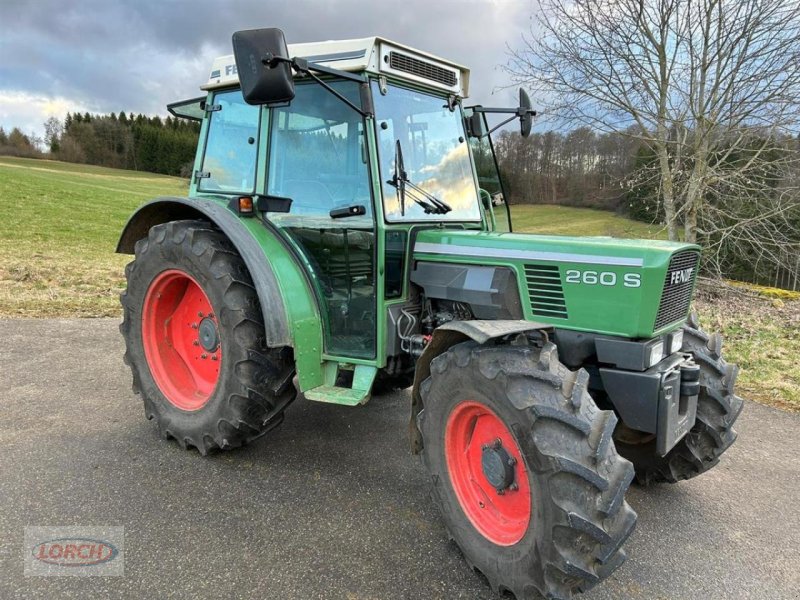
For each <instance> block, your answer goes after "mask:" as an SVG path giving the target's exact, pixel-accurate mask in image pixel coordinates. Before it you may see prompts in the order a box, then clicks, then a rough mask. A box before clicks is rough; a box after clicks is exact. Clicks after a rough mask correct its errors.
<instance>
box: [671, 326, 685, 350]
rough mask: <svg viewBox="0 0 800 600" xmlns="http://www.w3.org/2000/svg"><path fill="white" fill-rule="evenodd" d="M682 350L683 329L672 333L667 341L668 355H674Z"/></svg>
mask: <svg viewBox="0 0 800 600" xmlns="http://www.w3.org/2000/svg"><path fill="white" fill-rule="evenodd" d="M681 348H683V329H679V330H678V331H675V332H673V334H672V335H671V336H670V341H669V353H670V354H675V353H676V352H680V349H681Z"/></svg>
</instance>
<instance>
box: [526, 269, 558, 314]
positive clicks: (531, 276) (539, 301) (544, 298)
mask: <svg viewBox="0 0 800 600" xmlns="http://www.w3.org/2000/svg"><path fill="white" fill-rule="evenodd" d="M525 281H526V283H527V284H528V299H529V300H530V303H531V312H532V313H533V314H534V315H538V316H541V317H549V318H554V319H566V318H567V305H566V303H565V302H564V289H563V288H562V287H561V273H560V271H559V270H558V267H555V266H550V265H525Z"/></svg>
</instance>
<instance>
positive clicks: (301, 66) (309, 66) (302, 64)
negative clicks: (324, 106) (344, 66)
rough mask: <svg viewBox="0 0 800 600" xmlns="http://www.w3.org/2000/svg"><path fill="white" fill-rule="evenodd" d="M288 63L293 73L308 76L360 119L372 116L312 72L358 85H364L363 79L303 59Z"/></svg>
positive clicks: (292, 60)
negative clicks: (354, 82) (333, 76)
mask: <svg viewBox="0 0 800 600" xmlns="http://www.w3.org/2000/svg"><path fill="white" fill-rule="evenodd" d="M288 62H290V63H291V65H292V68H293V69H294V70H295V71H297V72H298V73H302V74H303V75H308V76H309V77H311V79H313V80H314V81H316V82H317V83H318V84H320V85H321V86H322V87H323V88H325V89H326V90H327V91H329V92H330V93H331V94H333V95H334V96H336V97H337V98H338V99H339V100H341V101H342V102H344V103H345V104H347V106H349V107H350V108H352V109H353V110H354V111H356V112H357V113H358V114H360V115H361V116H362V117H365V118H366V117H371V116H372V112H371V111H365V110H363V109H362V108H360V107H359V106H356V104H354V103H353V102H351V101H350V100H348V99H347V98H345V97H344V96H343V95H342V94H340V93H339V92H337V91H336V90H335V89H333V88H332V87H331V86H330V85H328V84H327V83H326V82H325V81H323V80H322V79H320V78H319V77H318V76H317V75H315V74H314V73H313V71H318V72H320V73H324V74H326V75H335V76H337V77H343V78H344V79H349V80H350V81H357V82H358V83H360V84H364V83H366V82H365V81H364V79H363V78H361V77H358V76H357V75H353V74H352V73H347V72H346V71H339V70H338V69H331V68H328V67H324V66H322V65H317V64H314V63H309V62H308V61H306V60H305V59H302V58H293V59H291V60H289V61H288Z"/></svg>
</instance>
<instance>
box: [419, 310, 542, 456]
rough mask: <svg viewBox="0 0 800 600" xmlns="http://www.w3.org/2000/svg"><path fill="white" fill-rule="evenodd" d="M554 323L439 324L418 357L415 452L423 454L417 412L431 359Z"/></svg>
mask: <svg viewBox="0 0 800 600" xmlns="http://www.w3.org/2000/svg"><path fill="white" fill-rule="evenodd" d="M550 329H552V325H547V324H545V323H536V322H534V321H518V320H513V321H480V320H474V321H450V322H449V323H445V324H444V325H442V326H441V327H438V328H437V329H436V330H435V331H434V332H433V336H432V337H431V341H430V342H429V343H428V345H427V346H425V351H424V352H423V353H422V355H421V356H420V357H419V359H418V360H417V365H416V370H415V372H414V387H412V388H411V422H410V423H409V432H410V435H411V452H413V453H414V454H419V453H420V452H421V451H422V434H421V433H420V431H419V428H418V427H417V415H419V413H420V412H421V411H422V409H423V408H424V406H423V402H422V396H421V395H420V393H419V386H420V385H421V384H422V382H423V381H425V380H426V379H427V378H428V377H430V374H431V361H433V359H434V358H436V357H437V356H439V355H440V354H442V353H443V352H445V351H447V349H448V348H450V347H451V346H455V345H456V344H460V343H461V342H465V341H467V340H474V341H476V342H478V343H479V344H485V343H487V342H489V341H490V340H493V339H497V338H502V337H506V336H508V335H514V334H516V333H525V332H526V331H541V330H550Z"/></svg>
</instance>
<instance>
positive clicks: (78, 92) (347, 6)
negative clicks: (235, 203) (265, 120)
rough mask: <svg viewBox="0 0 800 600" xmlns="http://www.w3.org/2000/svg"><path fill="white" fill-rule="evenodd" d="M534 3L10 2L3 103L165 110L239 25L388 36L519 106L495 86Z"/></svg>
mask: <svg viewBox="0 0 800 600" xmlns="http://www.w3.org/2000/svg"><path fill="white" fill-rule="evenodd" d="M534 8H535V5H534V3H533V0H494V1H491V0H480V1H479V0H448V1H435V0H405V1H401V2H380V1H377V2H364V1H363V0H362V1H358V2H357V1H354V0H322V1H316V2H311V1H308V0H299V1H294V2H290V3H285V4H278V3H276V2H264V1H245V0H237V1H225V0H213V1H212V0H192V1H190V2H188V1H186V2H184V1H169V0H159V1H156V0H130V1H127V2H126V1H123V0H102V1H99V0H85V1H77V0H73V1H72V2H70V1H69V0H66V1H65V0H60V1H55V0H28V1H25V0H19V1H15V0H11V1H9V0H0V31H1V32H2V34H1V35H0V55H2V56H3V57H4V59H3V61H2V63H0V103H2V95H3V94H9V93H20V92H22V93H25V94H28V95H30V96H32V97H37V98H62V99H64V100H66V101H67V103H74V105H75V106H83V107H88V108H89V109H90V110H97V111H111V110H113V111H119V110H132V111H143V112H148V113H163V112H164V105H165V104H166V103H167V102H171V101H174V100H176V99H181V98H184V97H187V96H192V95H195V94H197V93H198V86H199V85H200V84H201V83H203V81H204V80H205V77H206V76H207V74H208V69H209V67H210V61H211V59H212V58H213V57H214V56H217V55H221V54H228V53H230V52H231V50H230V36H231V33H233V31H235V30H237V29H249V28H256V27H269V26H276V27H281V28H282V29H283V30H284V31H285V32H286V36H287V40H288V41H289V42H290V43H292V42H310V41H320V40H327V39H344V38H352V37H366V36H370V35H381V36H385V37H388V38H390V39H394V40H396V41H398V42H402V43H405V44H408V45H410V46H414V47H418V48H420V49H422V50H427V51H429V52H433V53H435V54H439V55H441V56H444V57H447V58H449V59H452V60H455V61H457V62H461V63H463V64H465V65H467V66H468V67H470V68H471V69H472V83H471V90H472V94H471V95H472V98H473V99H474V100H475V101H476V102H480V103H484V104H488V103H495V104H496V103H502V104H508V103H510V102H513V100H514V94H513V93H511V92H509V91H501V92H499V93H497V94H495V96H492V95H491V93H492V91H493V90H494V89H496V88H499V87H502V86H504V85H507V83H508V80H507V78H506V77H505V75H504V73H503V72H502V71H501V69H500V68H499V65H501V64H504V63H505V62H506V55H505V52H506V51H505V48H506V44H507V43H510V44H512V45H514V44H516V43H517V41H518V40H519V37H520V35H521V34H522V32H524V31H527V28H528V25H529V23H530V16H531V14H532V13H533V11H534ZM0 108H1V107H0ZM2 114H3V112H2V111H1V110H0V115H2ZM10 118H13V114H11V115H9V114H8V111H6V117H5V119H10ZM0 124H4V125H11V124H12V123H0Z"/></svg>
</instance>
